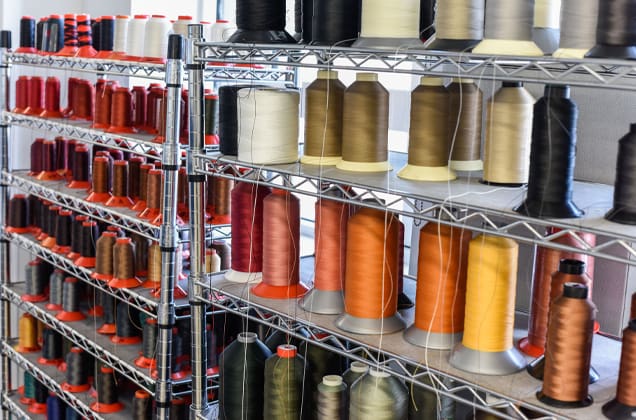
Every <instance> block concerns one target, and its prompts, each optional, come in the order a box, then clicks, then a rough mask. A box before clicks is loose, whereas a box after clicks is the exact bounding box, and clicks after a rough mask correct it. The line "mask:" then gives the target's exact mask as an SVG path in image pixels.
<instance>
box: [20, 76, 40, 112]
mask: <svg viewBox="0 0 636 420" xmlns="http://www.w3.org/2000/svg"><path fill="white" fill-rule="evenodd" d="M43 111H44V79H42V78H41V77H39V76H32V77H30V78H29V81H28V96H27V107H26V109H25V110H24V113H25V114H26V115H35V116H39V115H40V114H41V113H42V112H43Z"/></svg>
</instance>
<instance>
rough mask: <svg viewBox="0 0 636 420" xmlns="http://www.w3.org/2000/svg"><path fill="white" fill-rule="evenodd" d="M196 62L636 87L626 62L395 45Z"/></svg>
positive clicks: (240, 54) (225, 46) (250, 52)
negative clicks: (475, 52)
mask: <svg viewBox="0 0 636 420" xmlns="http://www.w3.org/2000/svg"><path fill="white" fill-rule="evenodd" d="M196 45H197V46H198V47H199V48H200V49H201V53H200V58H197V60H198V61H199V62H203V63H207V62H219V61H220V62H225V63H235V64H262V65H271V66H288V67H307V68H317V69H331V70H355V71H372V72H386V73H399V74H408V75H422V76H437V77H457V78H470V79H478V80H494V81H520V82H527V83H549V84H559V85H571V86H583V87H602V88H608V89H621V90H630V91H633V90H636V80H635V78H636V63H634V62H633V61H628V60H605V59H561V58H554V57H521V56H500V57H493V56H487V55H480V54H468V53H466V54H463V53H455V52H443V51H432V50H425V49H424V48H423V46H422V47H421V48H407V47H404V48H396V49H394V50H378V49H368V48H367V49H365V48H362V49H358V48H346V47H330V46H315V45H297V44H287V45H275V46H272V45H266V44H231V43H205V42H198V43H197V44H196Z"/></svg>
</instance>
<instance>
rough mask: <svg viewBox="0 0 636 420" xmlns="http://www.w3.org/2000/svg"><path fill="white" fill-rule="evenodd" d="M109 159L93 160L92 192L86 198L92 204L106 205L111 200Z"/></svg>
mask: <svg viewBox="0 0 636 420" xmlns="http://www.w3.org/2000/svg"><path fill="white" fill-rule="evenodd" d="M108 166H109V163H108V158H107V157H105V156H97V157H96V158H95V159H94V160H93V182H92V187H93V188H92V191H91V193H90V194H89V195H88V197H87V198H86V201H88V202H90V203H105V202H106V201H108V199H109V198H110V192H109V191H108V180H109V179H110V171H109V167H108Z"/></svg>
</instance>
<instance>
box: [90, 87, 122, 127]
mask: <svg viewBox="0 0 636 420" xmlns="http://www.w3.org/2000/svg"><path fill="white" fill-rule="evenodd" d="M116 87H117V82H113V81H107V80H99V81H98V82H97V85H96V88H95V118H94V119H93V128H100V129H104V130H105V129H107V128H108V127H110V113H111V109H112V104H113V92H114V91H115V88H116Z"/></svg>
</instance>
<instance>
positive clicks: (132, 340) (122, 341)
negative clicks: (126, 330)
mask: <svg viewBox="0 0 636 420" xmlns="http://www.w3.org/2000/svg"><path fill="white" fill-rule="evenodd" d="M110 341H111V342H113V343H115V344H118V345H120V346H127V345H131V344H139V343H141V337H119V336H118V335H114V336H112V337H111V338H110Z"/></svg>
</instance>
